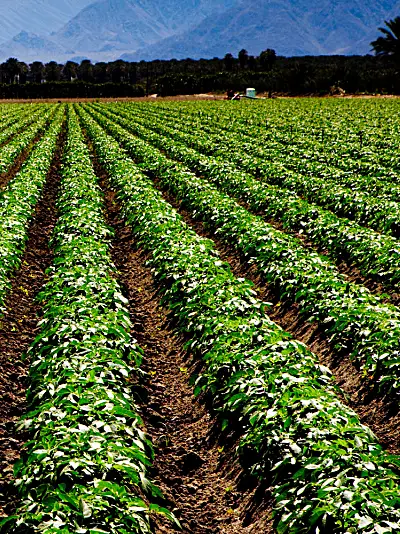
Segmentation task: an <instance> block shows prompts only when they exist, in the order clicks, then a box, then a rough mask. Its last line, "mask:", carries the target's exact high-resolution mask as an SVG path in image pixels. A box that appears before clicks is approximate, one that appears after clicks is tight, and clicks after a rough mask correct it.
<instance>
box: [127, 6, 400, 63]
mask: <svg viewBox="0 0 400 534" xmlns="http://www.w3.org/2000/svg"><path fill="white" fill-rule="evenodd" d="M399 13H400V2H399V1H398V0H381V1H379V0H377V1H375V0H374V1H373V0H366V1H360V0H353V1H352V2H351V3H350V2H348V1H347V0H336V1H335V2H331V1H330V0H320V1H317V0H312V1H309V0H296V1H294V0H266V1H264V2H262V3H259V4H249V3H247V2H238V3H237V4H236V5H235V6H233V7H232V8H230V9H228V10H226V11H224V12H223V13H221V14H219V15H217V16H214V17H208V18H206V19H204V20H203V21H202V22H201V23H200V24H199V25H198V26H197V27H196V28H194V29H192V30H189V31H186V32H183V33H182V34H180V35H178V36H173V37H170V38H168V39H165V40H163V41H161V42H159V43H156V44H155V45H153V46H150V47H146V48H143V49H140V50H138V51H137V52H135V53H134V54H126V55H124V56H123V59H126V60H138V59H147V60H149V59H155V58H159V59H168V58H173V57H174V58H177V59H182V58H185V57H193V58H195V59H197V58H200V57H206V58H207V57H213V56H219V57H221V56H223V55H225V54H226V53H227V52H231V53H234V54H236V53H237V52H238V51H239V50H240V49H241V48H245V49H246V50H248V52H249V53H250V54H259V53H260V51H261V50H264V49H266V48H274V49H275V50H276V51H277V53H278V54H280V55H287V56H292V55H307V54H311V55H317V54H366V53H368V52H369V50H370V45H369V43H370V41H371V40H372V39H374V38H375V37H376V35H377V27H378V26H380V25H382V23H383V21H384V20H385V19H388V18H392V17H394V16H396V15H397V14H399Z"/></svg>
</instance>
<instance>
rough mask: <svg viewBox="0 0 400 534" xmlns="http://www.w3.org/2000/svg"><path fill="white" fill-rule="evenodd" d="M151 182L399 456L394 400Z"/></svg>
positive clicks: (399, 419)
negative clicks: (267, 305) (252, 288)
mask: <svg viewBox="0 0 400 534" xmlns="http://www.w3.org/2000/svg"><path fill="white" fill-rule="evenodd" d="M154 182H155V185H156V186H157V187H158V188H159V190H160V191H161V192H162V194H163V196H164V198H165V200H167V201H168V202H169V203H170V204H172V205H173V206H174V207H175V208H176V209H177V210H178V212H179V213H180V214H181V215H182V217H183V218H184V219H185V221H186V223H187V224H189V225H190V226H191V227H192V228H193V229H194V230H195V231H196V232H197V233H198V234H200V235H202V236H204V237H207V238H209V239H212V240H213V241H214V243H215V246H216V248H217V250H218V251H219V252H220V254H221V258H222V259H224V260H225V261H227V262H228V263H229V264H230V266H231V269H232V271H233V272H234V274H235V275H236V276H237V277H244V278H247V279H249V280H251V281H252V282H253V283H254V284H255V290H256V291H257V294H258V297H259V298H260V299H261V300H263V301H266V302H271V303H272V304H274V306H273V308H271V311H270V313H269V316H270V317H271V319H272V320H273V321H275V322H276V323H277V324H279V325H280V326H281V327H282V328H283V329H284V330H287V331H288V332H290V333H291V334H292V335H293V336H294V337H295V338H296V339H298V340H299V341H302V342H303V343H305V344H306V345H307V346H308V347H309V349H310V350H312V351H313V352H314V353H315V354H317V356H318V357H319V359H320V361H321V363H322V364H324V365H326V366H327V367H329V369H330V370H331V371H332V373H333V375H334V376H335V379H336V383H337V384H338V385H339V386H340V388H341V389H342V391H343V393H344V395H343V398H342V401H343V402H344V403H345V404H347V405H348V406H350V407H351V408H352V409H353V410H354V411H355V412H357V414H358V416H359V418H360V420H361V422H362V423H363V424H365V425H367V426H369V427H370V428H371V430H372V431H373V432H374V433H375V434H376V436H377V438H378V440H379V442H380V443H381V445H382V446H383V447H384V448H385V449H386V450H388V451H389V452H391V453H392V454H400V413H399V409H398V402H397V401H396V399H394V398H392V397H389V396H382V395H379V393H377V392H376V391H374V390H372V389H371V388H369V387H368V386H367V385H366V382H365V379H364V378H363V376H362V373H361V371H359V370H358V369H357V368H356V367H355V365H354V364H353V363H352V362H351V361H350V358H349V355H348V354H337V353H335V352H334V350H333V349H332V346H331V345H330V343H329V341H328V339H327V337H326V335H325V333H324V331H323V330H322V329H321V328H320V327H318V325H317V324H316V323H309V322H308V321H306V320H304V319H303V318H302V317H301V315H300V313H299V308H298V306H297V304H295V303H294V304H290V303H286V302H282V301H281V300H280V298H279V295H278V294H276V293H275V292H274V291H273V290H272V289H271V287H269V286H268V285H267V284H266V283H265V282H264V281H263V278H262V276H261V275H260V273H259V272H258V271H257V267H256V266H255V265H254V264H251V265H250V264H249V263H248V262H246V260H245V259H244V258H242V257H241V256H240V254H239V253H238V252H237V251H236V250H235V249H234V248H233V247H231V246H229V245H227V244H226V243H225V242H223V241H222V240H221V239H219V238H218V237H216V236H215V234H214V233H213V232H212V231H210V230H209V229H208V228H207V227H206V225H204V224H203V222H201V221H198V220H195V219H194V218H193V217H192V215H191V213H190V211H188V210H186V209H184V208H183V207H182V205H181V203H180V202H179V201H177V199H176V198H175V197H174V196H173V195H171V194H170V193H168V192H166V191H165V190H163V188H162V187H161V186H160V184H159V182H158V180H154Z"/></svg>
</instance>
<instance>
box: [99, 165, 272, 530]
mask: <svg viewBox="0 0 400 534" xmlns="http://www.w3.org/2000/svg"><path fill="white" fill-rule="evenodd" d="M95 166H96V171H97V174H98V176H99V177H100V178H101V185H102V187H103V189H104V191H105V195H106V207H107V214H106V217H107V220H108V224H109V225H110V226H112V227H113V228H114V230H115V231H116V236H115V239H114V243H113V260H114V262H115V264H116V266H117V268H118V270H119V272H120V277H121V280H120V281H121V283H122V285H123V287H124V288H125V292H126V296H127V298H128V299H129V308H130V314H131V319H132V323H133V336H134V337H135V338H136V339H137V340H138V342H139V344H140V346H141V347H142V348H143V349H144V352H145V357H144V361H143V365H142V368H143V369H144V370H145V371H147V373H148V377H147V379H146V381H145V383H144V384H139V385H137V386H136V390H137V391H138V393H139V396H140V397H141V399H142V402H141V405H142V415H143V420H144V422H145V425H146V429H147V432H148V434H149V436H150V437H151V439H152V441H153V444H154V446H155V450H156V456H155V464H154V473H153V478H154V480H155V482H156V483H157V484H158V486H159V487H160V488H161V489H162V491H163V493H164V495H165V497H166V498H167V506H168V508H169V509H170V510H172V511H173V512H174V513H175V514H176V516H177V517H178V518H179V520H180V521H181V523H182V526H183V532H185V533H193V534H239V533H244V534H245V533H248V534H250V533H256V532H259V531H260V530H261V531H262V532H264V533H266V534H268V533H272V532H274V530H273V528H272V521H271V508H272V499H271V496H270V494H269V493H268V491H267V490H266V489H265V488H262V489H261V488H257V487H256V481H255V480H254V479H252V480H250V481H249V480H246V478H243V476H242V470H241V469H240V467H239V466H238V465H237V463H236V462H235V460H234V454H233V449H234V445H235V440H234V438H232V440H231V441H232V443H231V444H230V445H229V446H228V445H227V443H224V444H222V443H221V442H219V441H218V434H219V432H218V426H217V423H216V419H215V417H214V416H213V415H212V413H211V412H210V411H209V410H207V408H206V406H205V403H204V402H202V403H201V402H199V401H198V400H195V398H194V396H193V388H192V386H191V385H189V377H190V375H191V372H192V370H193V368H194V366H195V365H196V363H195V362H193V361H191V359H190V357H188V356H187V355H186V354H185V351H184V349H183V340H182V339H181V338H180V337H178V336H177V335H176V334H174V332H173V328H172V325H171V323H170V321H169V319H168V311H167V310H166V309H165V308H164V307H163V306H162V305H161V304H160V298H159V296H158V291H157V288H156V287H155V286H154V284H153V278H152V275H151V271H150V269H149V268H148V267H146V266H145V262H146V259H147V257H146V255H145V254H144V253H143V251H141V250H138V249H137V247H136V245H135V241H134V238H133V236H132V233H131V231H130V229H129V228H127V227H126V226H125V224H124V222H123V221H122V220H121V216H120V213H119V207H118V205H117V203H116V202H115V194H114V193H113V192H112V191H111V190H110V187H109V184H108V180H107V176H106V174H105V173H104V171H103V170H102V169H101V167H100V166H99V165H97V164H96V162H95ZM197 365H198V362H197ZM155 532H157V533H159V534H161V533H164V534H165V533H170V532H171V533H172V532H176V530H175V529H174V528H173V527H172V526H171V525H170V524H168V523H166V522H165V521H160V522H159V523H158V524H157V525H156V526H155Z"/></svg>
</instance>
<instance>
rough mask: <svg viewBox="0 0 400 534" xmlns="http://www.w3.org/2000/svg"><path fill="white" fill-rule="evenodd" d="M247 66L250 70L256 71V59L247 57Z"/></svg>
mask: <svg viewBox="0 0 400 534" xmlns="http://www.w3.org/2000/svg"><path fill="white" fill-rule="evenodd" d="M248 65H249V69H250V70H257V58H255V57H254V56H249V59H248Z"/></svg>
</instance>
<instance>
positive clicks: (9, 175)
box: [0, 134, 42, 193]
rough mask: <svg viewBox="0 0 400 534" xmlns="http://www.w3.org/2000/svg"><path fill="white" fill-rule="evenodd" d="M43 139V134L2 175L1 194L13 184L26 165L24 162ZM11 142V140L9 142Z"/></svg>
mask: <svg viewBox="0 0 400 534" xmlns="http://www.w3.org/2000/svg"><path fill="white" fill-rule="evenodd" d="M41 137H42V134H38V135H37V136H36V137H35V139H33V140H32V141H31V142H30V143H29V145H28V146H27V147H26V148H25V149H24V150H23V151H22V152H21V153H20V154H19V156H17V158H16V159H15V161H14V162H13V164H12V166H11V167H10V168H9V170H8V171H7V172H3V173H0V193H1V191H2V190H3V189H4V188H5V187H6V186H7V184H8V183H9V182H11V180H12V179H13V178H14V176H15V175H16V174H17V173H18V172H19V171H20V170H21V167H22V165H23V164H24V161H25V160H26V158H27V157H28V156H29V154H30V153H31V152H32V149H33V147H34V146H35V144H36V143H37V142H38V141H39V139H40V138H41ZM9 141H10V139H9V140H8V141H7V142H9ZM0 148H1V146H0Z"/></svg>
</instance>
